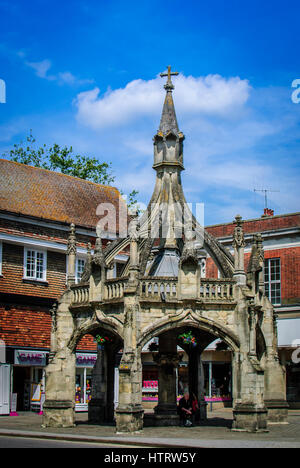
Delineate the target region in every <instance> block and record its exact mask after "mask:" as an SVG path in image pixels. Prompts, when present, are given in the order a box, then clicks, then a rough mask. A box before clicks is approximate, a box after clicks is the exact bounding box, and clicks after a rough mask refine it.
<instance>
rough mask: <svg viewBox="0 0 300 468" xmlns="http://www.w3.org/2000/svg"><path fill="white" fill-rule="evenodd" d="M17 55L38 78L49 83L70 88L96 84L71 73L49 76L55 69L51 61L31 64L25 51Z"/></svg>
mask: <svg viewBox="0 0 300 468" xmlns="http://www.w3.org/2000/svg"><path fill="white" fill-rule="evenodd" d="M17 55H18V56H19V57H20V58H21V59H22V60H24V63H25V65H27V66H28V67H30V68H32V69H33V70H34V71H35V74H36V76H38V77H39V78H43V79H45V80H48V81H56V82H57V83H58V84H59V85H64V84H67V85H69V86H82V85H87V84H93V83H94V80H89V79H80V78H78V77H76V76H75V75H73V73H71V72H69V71H64V72H59V73H57V74H49V71H50V69H51V68H52V67H53V66H52V62H51V60H48V59H45V60H41V61H40V62H30V61H28V60H26V54H25V53H24V52H23V51H19V52H17Z"/></svg>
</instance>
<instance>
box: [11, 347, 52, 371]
mask: <svg viewBox="0 0 300 468" xmlns="http://www.w3.org/2000/svg"><path fill="white" fill-rule="evenodd" d="M47 354H48V353H47V352H44V351H27V350H22V349H17V350H16V351H15V364H20V365H22V366H40V367H44V366H46V358H47Z"/></svg>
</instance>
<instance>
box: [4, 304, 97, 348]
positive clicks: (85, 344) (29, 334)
mask: <svg viewBox="0 0 300 468" xmlns="http://www.w3.org/2000/svg"><path fill="white" fill-rule="evenodd" d="M50 333H51V316H50V314H49V313H48V310H47V309H46V308H43V307H40V306H32V305H31V306H30V307H29V306H26V305H18V304H7V305H1V306H0V338H1V339H2V340H4V341H5V344H6V346H14V347H18V348H22V347H25V348H40V349H46V350H49V348H50ZM77 349H78V350H81V351H96V350H97V346H96V344H95V343H94V338H93V337H92V336H91V335H85V336H84V337H83V338H82V339H81V340H80V341H79V343H78V345H77Z"/></svg>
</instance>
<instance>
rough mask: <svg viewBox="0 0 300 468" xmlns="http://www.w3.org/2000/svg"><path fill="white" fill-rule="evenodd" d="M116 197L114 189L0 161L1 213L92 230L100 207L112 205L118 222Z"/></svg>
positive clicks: (117, 197)
mask: <svg viewBox="0 0 300 468" xmlns="http://www.w3.org/2000/svg"><path fill="white" fill-rule="evenodd" d="M120 197H121V195H120V193H119V191H118V190H117V189H116V188H115V187H111V186H105V185H100V184H95V183H93V182H90V181H87V180H83V179H79V178H76V177H72V176H68V175H65V174H61V173H58V172H53V171H48V170H46V169H40V168H36V167H32V166H27V165H25V164H20V163H17V162H13V161H8V160H6V159H0V210H1V211H7V212H10V213H18V214H22V215H25V216H30V217H36V218H42V219H45V220H50V221H56V222H62V223H68V224H70V223H74V224H75V225H80V226H85V227H94V226H95V225H96V224H97V222H98V221H99V219H100V217H99V216H97V215H96V209H97V207H98V205H99V204H100V203H112V204H113V205H114V207H115V209H116V213H117V220H118V213H119V200H120ZM117 228H118V223H117Z"/></svg>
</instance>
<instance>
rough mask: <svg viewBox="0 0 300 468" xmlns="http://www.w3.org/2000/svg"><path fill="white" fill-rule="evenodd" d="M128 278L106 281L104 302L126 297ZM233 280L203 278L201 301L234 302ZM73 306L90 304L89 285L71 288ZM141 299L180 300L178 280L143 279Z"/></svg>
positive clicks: (141, 281) (168, 278)
mask: <svg viewBox="0 0 300 468" xmlns="http://www.w3.org/2000/svg"><path fill="white" fill-rule="evenodd" d="M127 282H128V277H124V278H114V279H108V280H106V282H105V284H104V297H103V299H104V301H110V300H120V299H123V297H124V290H125V287H126V284H127ZM234 284H235V281H234V280H232V279H206V278H202V279H201V283H200V287H199V295H198V297H199V299H201V300H203V301H204V302H227V301H233V300H234V296H233V286H234ZM71 291H72V301H71V303H72V306H79V305H84V304H88V303H89V285H88V284H78V285H73V286H72V287H71ZM139 292H140V297H141V299H142V300H147V299H149V300H157V301H162V300H163V301H164V300H167V301H168V300H172V299H179V298H180V297H179V292H178V280H177V278H176V277H174V278H173V277H153V278H149V277H147V278H141V280H140V291H139Z"/></svg>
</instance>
